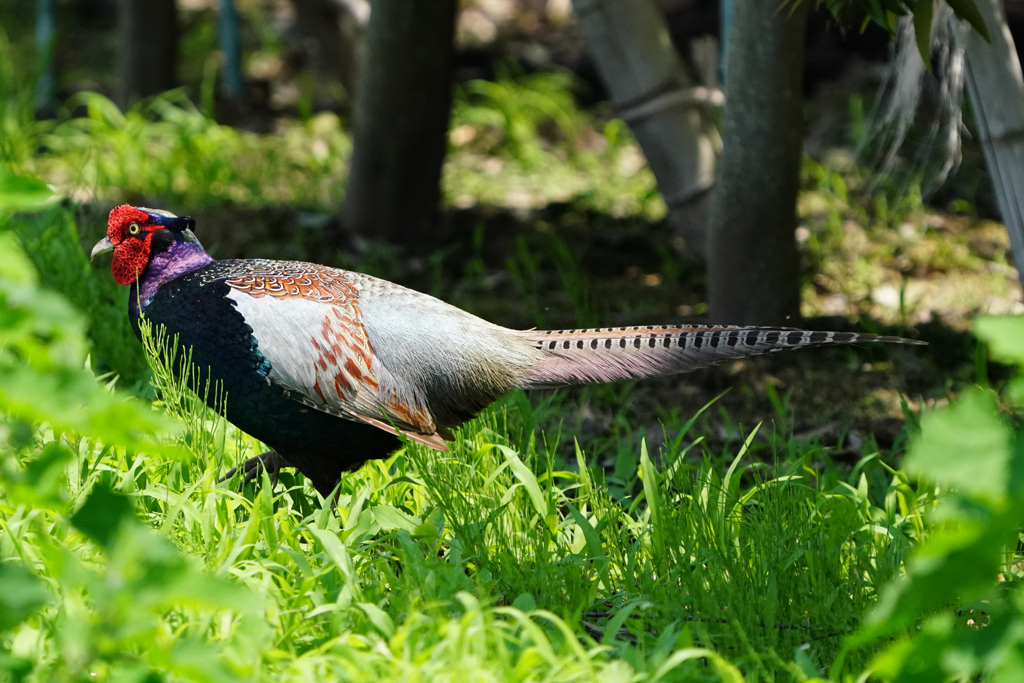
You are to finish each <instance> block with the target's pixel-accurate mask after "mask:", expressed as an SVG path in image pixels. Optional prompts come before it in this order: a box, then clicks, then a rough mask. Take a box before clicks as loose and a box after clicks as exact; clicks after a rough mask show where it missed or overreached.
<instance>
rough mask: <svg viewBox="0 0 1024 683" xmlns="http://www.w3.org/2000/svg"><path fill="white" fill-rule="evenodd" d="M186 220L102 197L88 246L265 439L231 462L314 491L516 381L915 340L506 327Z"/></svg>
mask: <svg viewBox="0 0 1024 683" xmlns="http://www.w3.org/2000/svg"><path fill="white" fill-rule="evenodd" d="M194 227H195V221H194V220H193V219H192V218H190V217H188V216H184V217H180V218H179V217H177V216H175V215H173V214H171V213H168V212H166V211H161V210H156V209H147V208H138V207H133V206H128V205H124V206H118V207H116V208H115V209H114V210H112V211H111V212H110V217H109V220H108V222H107V236H106V237H105V238H103V239H102V240H100V241H99V242H98V243H97V244H96V246H95V247H94V248H93V250H92V254H91V257H93V258H94V257H95V256H96V255H97V254H100V253H103V252H107V251H111V250H112V251H113V252H114V253H113V261H112V264H111V271H112V272H113V275H114V279H115V280H116V281H117V282H118V283H119V284H122V285H130V286H131V296H130V297H129V315H130V317H131V320H132V326H133V328H134V329H135V333H136V335H137V336H138V335H139V324H138V323H139V319H140V316H142V315H143V314H144V315H145V316H146V318H147V319H148V320H150V321H151V322H152V323H154V324H159V325H163V326H164V327H165V328H166V329H167V330H168V332H170V333H172V334H176V335H178V339H179V343H180V344H181V346H182V348H184V349H189V350H191V354H192V355H191V358H192V363H193V365H194V366H195V369H196V372H195V373H194V374H195V375H196V377H195V379H194V382H195V386H200V387H202V386H206V383H207V382H208V381H213V382H220V383H222V384H223V389H224V391H225V392H226V394H227V402H226V416H227V419H228V420H229V421H231V422H232V423H233V424H234V425H236V426H237V427H239V428H240V429H241V430H243V431H244V432H247V433H248V434H250V435H252V436H253V437H255V438H256V439H258V440H260V441H261V442H263V443H264V444H266V445H268V446H269V447H270V448H272V449H273V450H272V451H268V452H267V453H264V454H262V455H259V456H256V457H254V458H251V459H250V460H248V461H247V462H246V463H245V464H244V465H243V467H244V470H245V474H246V478H247V479H251V478H252V477H254V476H256V474H257V473H258V472H259V470H260V468H261V467H265V468H266V469H267V470H268V471H270V472H272V473H273V474H275V475H276V473H277V471H279V469H280V468H281V467H294V468H296V469H298V470H299V471H300V472H301V473H302V474H303V475H305V476H306V477H307V478H308V479H309V480H310V481H311V482H312V484H313V486H314V487H315V488H316V490H317V491H318V492H319V493H320V494H321V495H322V496H324V498H325V499H326V498H327V497H328V496H329V495H330V494H331V492H332V491H333V490H334V488H335V486H336V484H337V482H338V481H339V478H340V476H341V474H342V472H344V471H346V470H353V469H357V468H358V467H360V466H361V465H362V464H363V462H365V461H366V460H371V459H379V458H384V457H387V456H388V455H389V454H390V453H391V452H392V451H394V450H396V449H397V448H398V447H400V445H401V443H402V439H403V438H407V439H410V440H412V441H415V442H417V443H421V444H424V445H426V446H429V447H430V448H434V449H437V450H439V451H445V450H447V449H448V447H447V445H446V443H445V442H446V440H450V438H451V434H452V430H453V429H454V428H456V427H458V426H459V425H461V424H463V423H464V422H466V421H467V420H469V419H471V418H472V417H473V416H474V415H476V414H477V413H478V412H480V411H481V410H482V409H483V408H484V407H486V406H487V405H488V404H490V403H491V402H493V401H495V400H496V399H497V398H499V397H500V396H502V395H503V394H505V393H507V392H508V391H510V390H512V389H514V388H516V387H519V388H523V389H533V388H537V387H545V386H552V385H567V384H586V383H592V382H613V381H616V380H624V379H639V378H645V377H656V376H661V375H670V374H674V373H682V372H688V371H691V370H695V369H697V368H702V367H706V366H709V365H712V364H714V363H717V362H719V361H722V360H725V359H731V358H744V357H747V356H754V355H758V354H763V353H772V352H775V351H781V350H783V349H794V348H802V347H810V346H825V345H830V344H853V343H856V342H871V341H878V342H894V343H902V344H920V343H922V342H918V341H914V340H908V339H901V338H899V337H882V336H876V335H870V334H858V333H853V332H817V331H813V332H812V331H806V330H798V329H792V328H769V327H721V326H687V325H647V326H640V327H608V328H598V329H583V330H543V331H541V330H522V331H521V330H512V329H508V328H504V327H499V326H498V325H494V324H492V323H489V322H487V321H485V320H482V319H480V318H477V317H476V316H473V315H471V314H469V313H466V312H465V311H462V310H460V309H458V308H456V307H454V306H451V305H449V304H446V303H444V302H443V301H440V300H438V299H435V298H434V297H431V296H428V295H426V294H421V293H419V292H416V291H413V290H410V289H407V288H405V287H401V286H399V285H396V284H392V283H390V282H387V281H385V280H381V279H378V278H375V277H371V276H369V275H363V274H361V273H356V272H352V271H346V270H339V269H336V268H328V267H327V266H321V265H317V264H314V263H302V262H298V261H272V260H264V259H246V260H235V259H230V260H220V261H217V260H214V259H212V258H211V257H210V256H209V255H208V254H207V253H206V251H205V250H204V249H203V247H202V245H201V244H200V242H199V240H198V239H197V238H196V236H195V234H194V233H193V229H194ZM195 386H194V387H193V388H195ZM233 472H234V470H232V473H233ZM232 473H229V476H231V474H232Z"/></svg>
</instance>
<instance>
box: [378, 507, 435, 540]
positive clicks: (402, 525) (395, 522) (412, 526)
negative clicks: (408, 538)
mask: <svg viewBox="0 0 1024 683" xmlns="http://www.w3.org/2000/svg"><path fill="white" fill-rule="evenodd" d="M370 511H371V512H372V513H373V518H374V519H375V520H377V524H379V525H380V528H381V529H384V530H385V531H394V530H395V529H405V530H406V531H408V532H409V533H410V534H415V533H416V529H418V528H419V527H420V526H422V525H423V520H421V519H419V518H418V517H413V516H411V515H408V514H406V513H404V512H402V511H401V510H399V509H398V508H396V507H394V506H391V505H376V506H374V507H372V508H370Z"/></svg>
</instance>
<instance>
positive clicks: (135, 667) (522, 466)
mask: <svg viewBox="0 0 1024 683" xmlns="http://www.w3.org/2000/svg"><path fill="white" fill-rule="evenodd" d="M144 339H145V346H146V348H147V349H148V352H149V360H150V362H151V363H152V364H153V370H154V372H153V381H154V384H155V386H156V388H157V390H158V394H159V398H158V402H157V403H156V404H155V406H154V408H153V409H154V410H161V411H166V412H167V413H169V414H170V415H171V416H172V417H173V418H174V419H175V420H176V422H177V423H178V424H179V428H178V430H177V432H176V436H175V437H174V438H173V440H172V441H171V442H169V443H168V444H167V446H166V447H165V448H164V449H163V450H164V451H165V452H166V453H179V454H180V455H178V456H177V457H168V455H151V454H150V452H149V449H147V448H146V447H145V446H143V447H141V448H140V447H138V446H136V447H133V448H130V449H126V448H123V447H120V446H118V445H116V442H117V438H114V439H113V440H111V441H109V442H104V441H103V440H100V439H96V438H89V437H82V436H80V435H79V434H80V433H79V434H76V433H74V432H71V431H67V430H66V429H65V430H63V431H62V430H54V429H49V428H47V427H45V426H40V427H32V426H31V424H30V423H22V422H18V421H17V420H14V421H11V420H10V419H8V420H5V421H4V422H3V423H2V429H3V431H4V434H3V435H0V436H3V438H2V440H0V444H2V445H0V462H2V468H0V473H2V474H0V478H2V483H3V491H2V493H0V558H2V559H0V568H3V569H2V571H0V587H3V590H0V594H4V595H6V596H7V597H5V598H2V599H0V672H3V673H0V676H7V677H8V678H10V679H11V680H15V679H16V680H86V679H88V680H111V681H113V680H164V679H167V680H218V681H230V680H247V681H258V680H274V681H281V680H308V678H309V676H311V675H316V676H318V677H335V678H344V679H346V680H397V679H400V678H401V679H410V678H411V679H412V680H437V679H441V680H500V681H505V680H507V681H520V680H552V681H568V680H595V679H604V680H638V681H647V680H650V681H654V680H738V679H739V678H738V677H739V676H741V675H742V676H745V677H746V679H747V680H752V681H754V680H790V679H792V680H803V679H804V678H806V676H807V675H808V672H809V671H811V670H812V669H813V670H823V669H825V668H827V667H829V666H830V665H832V664H833V662H834V661H835V658H836V656H837V653H838V652H839V651H840V649H841V648H842V644H843V642H844V638H845V637H847V636H848V635H849V634H851V633H852V632H853V631H854V630H855V629H856V628H857V626H858V624H859V617H860V615H861V614H863V613H864V612H865V610H866V609H868V608H869V607H870V606H871V605H872V604H874V602H875V600H876V596H877V592H878V590H879V588H880V587H881V586H882V585H883V584H884V583H885V582H887V581H889V580H890V579H891V578H892V577H894V576H895V575H897V574H898V573H899V571H900V568H901V565H902V558H903V554H904V553H905V551H906V550H907V549H908V548H909V547H910V545H911V544H912V543H913V542H914V541H915V540H919V539H921V538H922V537H923V536H924V535H925V534H926V527H925V525H924V522H923V521H922V520H923V513H924V511H925V509H927V508H928V507H930V506H931V505H932V502H933V501H934V493H933V492H930V491H927V490H924V491H919V490H916V489H914V488H913V487H912V486H910V485H909V484H908V483H907V481H906V479H905V478H904V477H902V475H893V474H892V473H891V472H889V471H887V470H886V469H885V467H884V466H883V465H882V464H881V463H880V462H879V460H878V457H877V456H871V457H868V458H865V459H864V460H863V461H862V463H861V464H860V465H859V466H858V467H857V469H856V470H854V471H852V472H848V473H846V474H841V473H840V472H838V471H836V470H834V469H826V470H824V471H822V470H820V469H816V468H815V467H812V466H811V461H812V458H811V456H812V453H811V452H809V451H808V448H807V446H806V445H801V444H797V443H794V442H786V441H784V440H783V441H781V442H778V443H777V444H776V448H777V450H778V455H779V456H780V457H784V460H783V461H780V462H779V463H778V464H776V465H775V466H771V467H769V466H764V465H755V464H753V463H752V462H751V461H750V459H749V456H748V453H747V450H748V446H749V445H750V444H751V442H752V441H751V439H752V437H753V434H751V435H750V437H751V438H748V440H747V443H746V444H745V445H744V446H743V447H742V448H741V449H740V450H738V451H736V452H734V453H730V454H728V457H729V459H730V460H731V463H730V464H728V467H727V468H725V467H722V466H720V465H719V464H718V463H720V462H722V460H721V457H722V455H723V454H719V453H709V452H705V453H702V446H703V442H702V440H701V438H700V437H699V436H698V435H695V434H692V433H690V429H691V428H692V424H693V421H692V420H688V422H689V424H682V425H672V424H669V425H666V427H669V428H675V429H676V430H677V433H678V434H679V436H678V437H677V438H676V440H675V441H674V442H673V443H671V444H670V445H669V446H668V447H666V448H664V449H663V450H662V451H661V454H660V457H659V461H660V462H658V463H656V462H654V461H653V460H652V458H651V456H650V454H649V453H648V452H647V449H646V447H645V446H644V444H643V443H642V442H641V443H640V445H639V449H638V451H637V452H635V453H633V454H632V455H633V458H634V459H633V462H634V465H633V466H632V469H631V470H626V471H622V472H620V473H619V474H620V478H621V481H620V482H619V484H620V487H619V493H618V495H616V496H612V495H610V489H609V488H608V487H607V486H606V485H605V481H604V479H605V476H606V475H605V473H604V471H603V470H601V469H596V468H593V467H590V466H588V463H587V458H586V452H585V451H586V447H587V444H578V445H577V447H576V458H575V459H574V460H573V461H570V462H564V461H562V460H560V459H559V458H558V457H557V455H556V453H557V451H558V450H559V448H558V446H559V444H558V440H559V437H558V436H556V435H554V434H551V433H548V434H544V433H538V431H537V430H536V428H535V427H536V425H537V424H538V423H540V422H546V421H550V419H552V416H551V415H547V414H544V413H545V411H557V410H558V406H557V402H550V401H549V402H546V403H545V402H541V403H540V404H534V403H531V402H530V401H529V400H528V399H527V398H526V396H525V395H523V394H515V395H513V396H512V397H510V399H509V400H507V401H505V402H503V403H501V404H499V405H498V406H497V407H496V408H494V409H492V410H490V411H488V412H486V413H485V414H484V415H483V416H481V417H480V418H478V419H477V420H475V421H474V422H472V423H470V424H469V425H467V426H466V427H465V428H463V429H462V430H460V431H459V432H458V434H457V438H456V440H455V442H454V443H453V444H452V449H451V451H450V452H449V453H447V454H438V453H436V452H434V451H429V450H426V449H423V448H421V447H419V446H417V445H415V444H409V445H407V446H406V447H405V448H403V449H402V450H400V451H399V452H398V453H396V454H395V455H394V456H393V457H392V458H391V459H389V460H388V461H383V462H381V461H377V462H371V463H369V464H367V465H366V466H365V467H363V468H362V469H361V470H359V471H358V472H355V473H351V474H347V475H345V477H344V478H343V480H342V482H341V484H340V487H339V490H338V492H337V498H336V506H335V508H334V509H332V507H331V506H330V505H325V504H324V503H323V501H322V500H319V499H318V497H317V495H316V493H315V492H314V491H313V489H312V488H311V487H310V486H309V485H308V483H306V482H305V481H304V480H303V479H302V478H301V477H297V476H290V475H287V474H286V475H284V476H282V479H281V482H280V483H279V485H278V487H277V489H276V490H272V489H271V487H270V482H269V480H268V479H267V478H266V477H264V480H263V482H262V486H259V487H255V488H254V487H249V488H248V489H247V490H246V491H243V492H239V491H238V489H237V486H238V480H237V478H236V479H235V480H232V481H228V482H224V483H218V479H219V477H220V476H221V475H222V474H223V473H224V472H225V471H227V469H228V468H229V467H230V466H231V465H233V464H236V463H238V462H239V461H241V460H243V459H245V458H246V457H249V456H250V455H252V454H254V453H257V452H259V450H260V449H261V448H262V447H261V446H260V444H258V443H256V442H254V441H253V440H252V439H251V438H249V437H247V436H245V435H244V434H241V433H239V432H237V431H236V430H235V429H234V428H233V427H231V426H230V425H227V424H226V423H225V422H224V421H223V420H222V419H221V418H219V417H218V416H217V415H216V414H214V413H212V412H210V411H208V410H207V409H206V408H205V406H204V405H203V404H202V403H201V402H200V401H199V400H198V398H196V397H195V395H194V394H192V393H191V392H189V391H188V390H186V389H185V388H184V386H185V384H184V379H183V377H182V376H181V371H180V370H176V369H175V367H174V366H173V364H172V363H170V362H169V361H168V358H170V357H173V355H174V354H173V352H168V351H167V344H166V340H165V339H164V338H163V337H162V335H160V334H153V333H150V332H148V331H147V332H145V333H144ZM212 391H216V388H215V387H214V388H212ZM226 400H227V401H228V402H230V400H231V397H230V396H228V397H226ZM8 409H10V408H8ZM37 419H38V418H37ZM85 431H86V432H87V431H88V430H85ZM565 438H568V437H567V436H566V437H565ZM871 652H872V648H871V647H867V648H861V649H858V650H854V651H849V652H846V653H845V660H844V661H845V664H844V666H845V667H846V670H847V671H850V672H856V671H859V670H860V669H861V668H863V666H864V665H865V664H866V662H867V659H866V658H867V657H868V656H869V655H870V654H871ZM147 676H148V678H147Z"/></svg>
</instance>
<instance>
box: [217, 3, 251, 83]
mask: <svg viewBox="0 0 1024 683" xmlns="http://www.w3.org/2000/svg"><path fill="white" fill-rule="evenodd" d="M217 34H218V38H219V40H220V49H221V52H223V53H224V85H225V86H226V87H227V89H228V95H230V96H231V98H232V99H236V100H240V99H242V94H243V93H244V89H245V84H244V83H243V81H242V39H241V38H240V37H239V34H238V12H237V11H236V10H235V3H234V0H220V13H219V15H218V17H217Z"/></svg>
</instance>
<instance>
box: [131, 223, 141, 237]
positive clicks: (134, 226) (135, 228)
mask: <svg viewBox="0 0 1024 683" xmlns="http://www.w3.org/2000/svg"><path fill="white" fill-rule="evenodd" d="M141 231H142V227H141V226H139V224H138V223H129V224H128V234H129V235H138V234H139V232H141Z"/></svg>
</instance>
